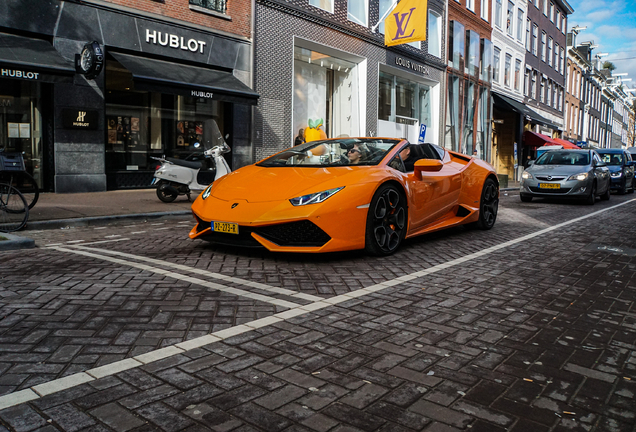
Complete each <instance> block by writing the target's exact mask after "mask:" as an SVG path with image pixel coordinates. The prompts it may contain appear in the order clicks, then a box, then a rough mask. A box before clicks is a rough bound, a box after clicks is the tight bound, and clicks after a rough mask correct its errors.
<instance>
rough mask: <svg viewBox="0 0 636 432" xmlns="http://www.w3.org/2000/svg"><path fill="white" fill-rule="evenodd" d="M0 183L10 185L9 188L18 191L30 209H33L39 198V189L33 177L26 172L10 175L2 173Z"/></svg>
mask: <svg viewBox="0 0 636 432" xmlns="http://www.w3.org/2000/svg"><path fill="white" fill-rule="evenodd" d="M0 182H2V183H10V184H11V186H13V187H14V188H16V189H17V190H19V191H20V193H21V194H22V196H24V199H25V200H26V202H27V204H28V205H29V208H30V209H32V208H33V206H34V205H35V203H37V202H38V198H40V188H38V184H37V183H36V182H35V179H34V178H33V176H32V175H31V174H29V173H28V172H26V171H22V172H14V173H11V174H9V173H8V172H3V173H1V174H0Z"/></svg>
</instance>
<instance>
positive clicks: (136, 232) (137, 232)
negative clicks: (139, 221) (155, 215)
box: [131, 231, 146, 234]
mask: <svg viewBox="0 0 636 432" xmlns="http://www.w3.org/2000/svg"><path fill="white" fill-rule="evenodd" d="M145 232H146V231H135V232H131V234H143V233H145Z"/></svg>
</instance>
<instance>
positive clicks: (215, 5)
mask: <svg viewBox="0 0 636 432" xmlns="http://www.w3.org/2000/svg"><path fill="white" fill-rule="evenodd" d="M190 4H191V5H193V6H199V7H202V8H205V9H210V10H213V11H214V12H219V13H222V14H224V13H225V11H226V9H227V2H226V0H190Z"/></svg>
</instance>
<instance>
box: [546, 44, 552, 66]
mask: <svg viewBox="0 0 636 432" xmlns="http://www.w3.org/2000/svg"><path fill="white" fill-rule="evenodd" d="M547 56H548V66H552V38H548V54H547Z"/></svg>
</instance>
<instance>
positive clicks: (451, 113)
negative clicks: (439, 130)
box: [444, 75, 460, 151]
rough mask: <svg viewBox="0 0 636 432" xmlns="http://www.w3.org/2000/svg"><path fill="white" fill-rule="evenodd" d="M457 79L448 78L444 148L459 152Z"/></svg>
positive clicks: (453, 77) (458, 82) (450, 76)
mask: <svg viewBox="0 0 636 432" xmlns="http://www.w3.org/2000/svg"><path fill="white" fill-rule="evenodd" d="M459 85H460V81H459V77H456V76H452V75H449V76H448V99H447V101H446V130H445V133H444V146H445V147H446V148H447V149H450V150H453V151H458V150H459V130H460V124H459V108H460V104H459Z"/></svg>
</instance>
